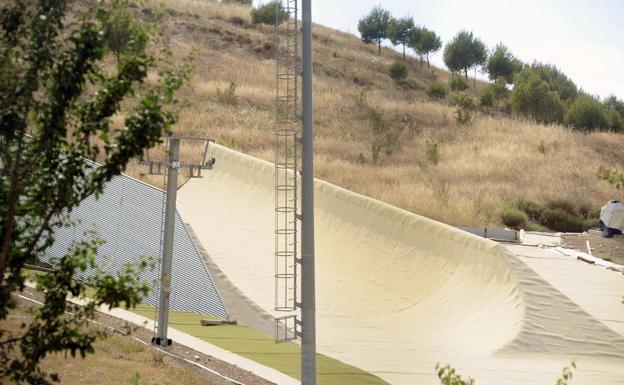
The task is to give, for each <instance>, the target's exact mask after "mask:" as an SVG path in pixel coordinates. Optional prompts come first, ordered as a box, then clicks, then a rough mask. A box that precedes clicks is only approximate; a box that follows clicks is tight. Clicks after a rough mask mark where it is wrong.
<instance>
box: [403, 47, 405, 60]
mask: <svg viewBox="0 0 624 385" xmlns="http://www.w3.org/2000/svg"><path fill="white" fill-rule="evenodd" d="M403 60H404V61H405V43H403Z"/></svg>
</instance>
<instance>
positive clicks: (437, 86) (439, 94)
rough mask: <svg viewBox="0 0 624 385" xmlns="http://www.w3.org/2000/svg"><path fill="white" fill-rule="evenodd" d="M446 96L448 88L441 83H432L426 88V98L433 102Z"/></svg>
mask: <svg viewBox="0 0 624 385" xmlns="http://www.w3.org/2000/svg"><path fill="white" fill-rule="evenodd" d="M446 95H448V87H447V86H445V85H444V84H442V83H434V84H432V85H431V86H429V88H427V96H429V97H430V98H431V99H434V100H440V99H445V98H446Z"/></svg>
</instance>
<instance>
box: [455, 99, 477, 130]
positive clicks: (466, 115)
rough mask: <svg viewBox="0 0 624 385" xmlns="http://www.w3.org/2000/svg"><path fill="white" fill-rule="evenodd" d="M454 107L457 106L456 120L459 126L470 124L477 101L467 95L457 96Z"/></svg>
mask: <svg viewBox="0 0 624 385" xmlns="http://www.w3.org/2000/svg"><path fill="white" fill-rule="evenodd" d="M453 105H455V106H457V109H456V110H455V118H456V120H457V123H459V124H468V123H470V122H471V121H472V110H474V109H475V107H476V103H475V100H474V99H473V98H472V97H470V96H468V95H466V94H457V95H455V97H453Z"/></svg>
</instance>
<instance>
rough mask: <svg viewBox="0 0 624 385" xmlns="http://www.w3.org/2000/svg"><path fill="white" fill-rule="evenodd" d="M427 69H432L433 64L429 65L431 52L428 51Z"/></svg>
mask: <svg viewBox="0 0 624 385" xmlns="http://www.w3.org/2000/svg"><path fill="white" fill-rule="evenodd" d="M427 69H428V70H430V69H431V66H430V65H429V52H427Z"/></svg>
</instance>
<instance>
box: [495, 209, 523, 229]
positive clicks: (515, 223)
mask: <svg viewBox="0 0 624 385" xmlns="http://www.w3.org/2000/svg"><path fill="white" fill-rule="evenodd" d="M501 222H503V224H504V225H505V226H509V227H511V228H512V229H516V230H520V229H526V227H527V223H528V222H529V217H528V216H527V215H526V213H525V212H524V211H521V210H520V209H517V208H515V207H509V208H506V209H505V210H503V212H502V213H501Z"/></svg>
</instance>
